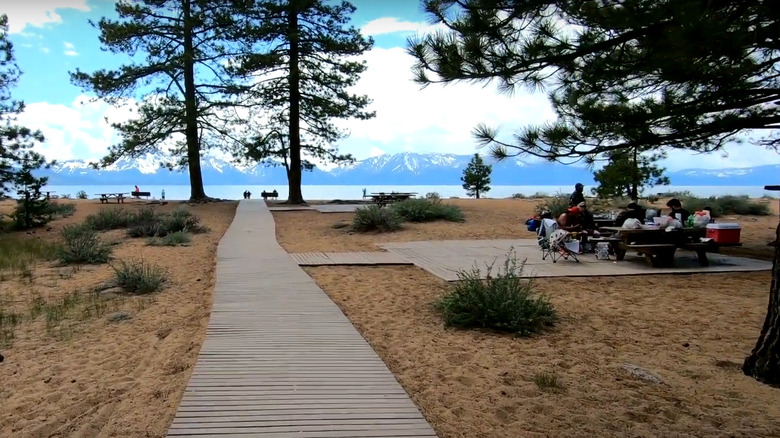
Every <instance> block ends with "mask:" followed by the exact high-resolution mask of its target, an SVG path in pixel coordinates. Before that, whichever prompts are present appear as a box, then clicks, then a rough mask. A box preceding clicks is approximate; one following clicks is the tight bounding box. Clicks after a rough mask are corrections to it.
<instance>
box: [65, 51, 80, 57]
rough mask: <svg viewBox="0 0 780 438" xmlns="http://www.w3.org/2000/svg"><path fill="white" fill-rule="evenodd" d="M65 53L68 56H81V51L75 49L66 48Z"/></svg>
mask: <svg viewBox="0 0 780 438" xmlns="http://www.w3.org/2000/svg"><path fill="white" fill-rule="evenodd" d="M65 55H66V56H79V52H77V51H75V50H66V51H65Z"/></svg>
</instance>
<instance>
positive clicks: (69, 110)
mask: <svg viewBox="0 0 780 438" xmlns="http://www.w3.org/2000/svg"><path fill="white" fill-rule="evenodd" d="M131 117H132V105H131V106H129V107H128V106H122V107H118V106H112V105H109V104H108V103H106V102H104V101H96V102H92V101H90V100H89V99H88V98H87V97H86V96H79V97H78V98H76V100H75V101H74V102H72V103H71V104H70V105H55V104H50V103H46V102H33V103H27V105H26V106H25V110H24V113H22V114H20V115H19V117H18V122H19V124H21V125H23V126H26V127H28V128H31V129H38V130H40V131H41V132H42V133H43V135H44V136H45V137H46V141H45V142H44V143H43V144H41V145H38V146H36V149H37V150H38V152H41V153H43V154H44V155H45V156H46V158H48V159H50V160H52V159H56V160H70V159H96V158H100V157H102V156H104V155H105V154H106V152H107V151H108V147H109V146H110V145H112V144H115V143H116V142H117V141H118V140H119V138H118V136H117V135H116V133H115V131H114V129H113V128H112V127H111V125H110V123H111V122H118V121H123V120H128V119H129V118H131ZM106 118H108V121H106Z"/></svg>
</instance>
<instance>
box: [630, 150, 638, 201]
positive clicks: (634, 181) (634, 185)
mask: <svg viewBox="0 0 780 438" xmlns="http://www.w3.org/2000/svg"><path fill="white" fill-rule="evenodd" d="M632 170H633V173H632V174H631V200H632V201H634V202H636V201H638V200H639V162H638V161H637V150H636V148H634V168H633V169H632Z"/></svg>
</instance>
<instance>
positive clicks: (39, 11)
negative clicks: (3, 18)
mask: <svg viewBox="0 0 780 438" xmlns="http://www.w3.org/2000/svg"><path fill="white" fill-rule="evenodd" d="M4 3H7V4H5V5H3V11H2V12H3V13H5V14H6V15H8V32H9V33H22V32H23V31H24V30H25V29H27V27H28V26H32V27H38V28H40V27H43V26H45V25H47V24H52V23H54V24H56V23H61V22H62V17H61V16H60V15H59V14H58V13H57V11H56V10H57V9H77V10H80V11H85V12H86V11H89V6H87V0H35V1H7V2H5V1H4ZM27 30H29V29H27Z"/></svg>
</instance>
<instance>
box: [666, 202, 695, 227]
mask: <svg viewBox="0 0 780 438" xmlns="http://www.w3.org/2000/svg"><path fill="white" fill-rule="evenodd" d="M666 206H667V207H669V208H670V211H669V217H670V218H673V219H678V220H679V221H680V223H682V224H683V226H685V222H686V221H687V220H688V216H690V215H691V213H690V212H689V211H688V210H686V209H684V208H683V206H682V202H680V200H679V199H677V198H672V199H670V200H669V202H667V203H666ZM678 214H679V215H680V217H679V218H678V217H677V215H678Z"/></svg>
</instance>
